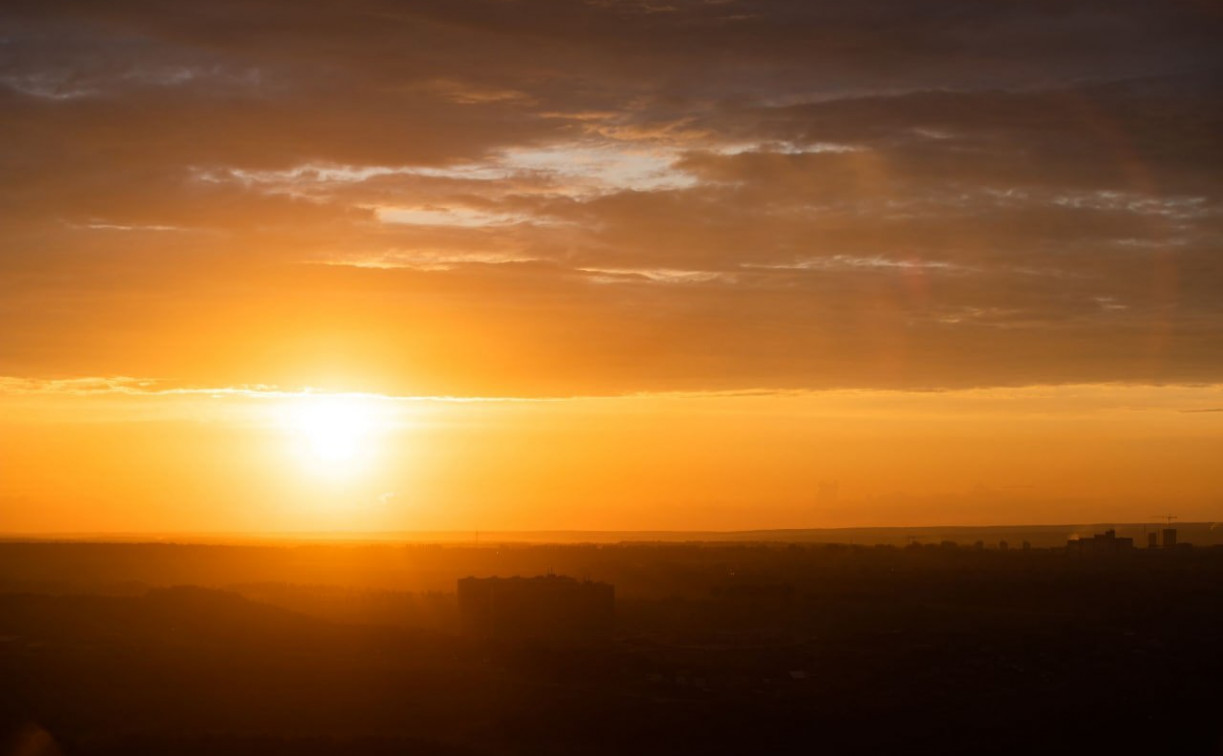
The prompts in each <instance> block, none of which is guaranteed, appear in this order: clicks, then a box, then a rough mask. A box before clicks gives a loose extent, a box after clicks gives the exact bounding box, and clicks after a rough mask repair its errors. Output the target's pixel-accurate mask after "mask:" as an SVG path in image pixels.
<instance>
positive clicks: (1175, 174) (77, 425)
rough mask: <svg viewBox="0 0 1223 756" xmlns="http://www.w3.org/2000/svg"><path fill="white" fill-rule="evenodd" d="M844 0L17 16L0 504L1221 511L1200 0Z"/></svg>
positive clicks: (1, 199) (0, 120)
mask: <svg viewBox="0 0 1223 756" xmlns="http://www.w3.org/2000/svg"><path fill="white" fill-rule="evenodd" d="M871 5H872V7H871V8H869V9H855V8H854V7H848V6H847V5H846V4H844V3H831V2H827V3H825V2H812V1H811V0H777V2H772V3H765V4H758V3H748V2H745V1H742V0H720V1H719V2H711V1H710V2H707V1H698V0H677V1H676V2H668V3H650V2H639V1H636V0H622V1H621V0H614V1H609V2H588V3H578V2H569V1H568V0H564V1H562V0H515V1H514V2H504V0H472V1H471V2H464V3H452V2H441V1H437V2H435V1H433V0H412V1H410V2H394V3H387V2H381V0H361V2H357V3H325V2H299V3H283V4H278V3H275V2H272V3H260V4H251V3H246V2H238V0H221V1H220V2H215V3H208V4H170V5H167V6H166V7H164V8H159V9H157V10H150V9H149V7H148V6H147V5H146V4H143V3H138V2H134V0H133V1H131V2H129V0H116V1H115V2H107V3H73V2H67V3H25V2H17V3H11V4H7V5H6V7H5V9H3V10H2V11H0V23H3V25H4V28H5V29H6V33H5V40H4V55H3V57H0V137H2V139H0V171H2V172H3V176H4V179H5V180H4V181H3V182H2V183H0V219H2V220H0V455H2V456H0V532H10V533H11V532H140V531H158V532H167V531H193V532H198V531H211V532H234V531H243V532H267V531H290V530H355V531H371V530H386V529H390V530H396V531H401V530H419V529H424V530H464V529H475V528H483V529H488V530H493V529H578V528H590V529H646V528H650V529H654V528H673V529H683V530H700V529H726V528H768V527H821V526H851V525H899V524H926V523H965V524H969V523H1018V522H1069V521H1084V520H1098V521H1125V520H1130V521H1132V520H1142V519H1146V518H1148V517H1149V516H1150V515H1152V514H1155V513H1157V512H1164V511H1170V512H1172V513H1176V514H1179V515H1180V516H1181V517H1182V518H1185V519H1205V520H1213V519H1215V518H1219V517H1220V516H1221V511H1223V481H1221V479H1220V478H1221V477H1223V474H1221V473H1220V472H1219V469H1218V468H1220V467H1221V466H1220V465H1218V464H1217V463H1215V461H1214V457H1217V456H1219V451H1220V450H1221V449H1223V412H1220V409H1223V393H1221V388H1220V387H1221V386H1223V298H1220V296H1219V292H1221V291H1223V272H1221V271H1223V268H1220V266H1219V263H1218V255H1219V252H1220V240H1221V239H1223V223H1221V221H1223V193H1221V192H1220V181H1219V177H1220V176H1221V175H1223V137H1221V136H1220V135H1221V134H1223V119H1221V117H1220V110H1219V106H1218V103H1219V98H1218V88H1217V86H1218V85H1217V82H1218V76H1217V74H1218V71H1219V70H1220V66H1223V59H1221V58H1220V54H1219V51H1218V44H1217V43H1218V39H1219V38H1220V36H1221V35H1220V32H1221V31H1223V28H1221V27H1220V25H1221V24H1223V16H1220V14H1218V13H1217V12H1216V11H1214V10H1212V9H1211V8H1210V7H1209V6H1208V5H1206V4H1200V3H1192V2H1171V3H1162V4H1147V3H1116V2H1110V3H1095V2H1084V3H1082V4H1081V7H1080V6H1076V8H1077V10H1076V11H1075V12H1073V13H1071V12H1060V11H1059V10H1058V9H1056V8H1054V7H1052V6H1048V7H1046V6H1042V5H1040V4H1035V5H1031V4H1011V3H979V2H967V0H935V1H934V2H932V3H929V4H928V5H927V7H925V8H924V9H923V11H922V12H921V13H915V12H914V10H913V9H912V6H911V5H909V4H906V3H902V2H884V3H878V4H871ZM328 397H331V398H330V399H329V398H328ZM337 397H338V398H337ZM834 491H835V494H834ZM821 492H822V493H821Z"/></svg>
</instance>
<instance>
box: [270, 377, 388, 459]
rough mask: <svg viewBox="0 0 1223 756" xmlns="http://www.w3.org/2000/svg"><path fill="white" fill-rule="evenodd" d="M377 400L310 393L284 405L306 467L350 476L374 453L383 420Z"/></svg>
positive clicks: (289, 425)
mask: <svg viewBox="0 0 1223 756" xmlns="http://www.w3.org/2000/svg"><path fill="white" fill-rule="evenodd" d="M377 410H378V407H377V406H376V401H375V400H374V399H372V398H370V397H366V396H359V395H353V394H331V395H311V396H304V397H300V398H296V399H294V400H292V401H291V402H290V403H288V404H286V405H285V407H284V413H285V415H284V421H285V425H286V426H287V427H288V429H289V430H290V431H291V433H292V434H293V436H294V439H295V441H296V443H297V449H298V452H299V454H300V456H301V457H302V460H303V462H304V463H305V464H306V466H307V467H308V468H309V469H311V470H312V471H314V472H317V473H320V474H322V475H326V476H350V475H354V474H356V473H357V472H359V471H361V470H362V469H364V468H365V467H366V466H367V465H368V464H369V462H370V460H371V458H372V457H373V456H374V455H375V453H376V452H377V449H378V444H379V439H378V435H379V431H380V430H381V429H382V428H383V426H384V424H385V423H384V420H383V418H382V416H381V414H380V413H379V412H378V411H377Z"/></svg>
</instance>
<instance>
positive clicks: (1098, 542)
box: [1066, 530, 1134, 554]
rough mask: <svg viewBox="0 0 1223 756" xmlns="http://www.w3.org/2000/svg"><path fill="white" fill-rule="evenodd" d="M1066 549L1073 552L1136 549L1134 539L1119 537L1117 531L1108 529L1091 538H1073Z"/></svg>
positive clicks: (1126, 550)
mask: <svg viewBox="0 0 1223 756" xmlns="http://www.w3.org/2000/svg"><path fill="white" fill-rule="evenodd" d="M1066 549H1067V550H1068V551H1070V553H1072V554H1120V553H1122V552H1128V551H1132V550H1133V549H1134V539H1133V538H1118V537H1117V531H1115V530H1106V531H1104V532H1103V533H1097V534H1095V535H1094V536H1092V537H1091V538H1071V539H1070V540H1069V541H1067V542H1066Z"/></svg>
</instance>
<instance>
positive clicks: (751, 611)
mask: <svg viewBox="0 0 1223 756" xmlns="http://www.w3.org/2000/svg"><path fill="white" fill-rule="evenodd" d="M993 546H994V544H991V548H985V549H981V550H978V549H977V548H974V547H973V546H971V545H969V546H967V547H954V546H951V545H942V546H939V545H928V546H913V547H909V548H894V547H863V546H848V545H842V546H825V545H817V544H798V543H795V544H785V543H766V544H750V543H729V544H728V543H720V544H625V545H584V546H582V545H535V546H525V545H517V546H491V545H484V546H480V547H476V546H472V545H468V546H436V545H435V546H422V545H416V546H402V545H400V546H392V545H320V544H313V545H296V546H290V545H277V546H272V545H263V546H253V545H246V546H236V545H234V546H203V545H167V544H148V545H137V544H118V545H115V544H111V545H108V544H98V543H91V544H79V543H65V544H47V543H38V544H32V543H6V544H0V591H3V593H0V679H3V680H5V681H6V682H5V685H4V686H3V693H0V705H2V706H3V710H2V711H3V716H4V721H5V723H6V732H8V733H9V738H10V744H9V750H12V751H13V752H21V753H25V752H26V751H19V750H14V748H15V744H16V743H17V742H18V741H21V742H23V743H25V744H26V745H30V744H32V743H37V742H43V743H46V744H52V745H49V746H48V747H51V748H58V749H59V752H63V753H68V754H133V753H192V754H193V753H200V754H203V753H209V754H212V753H235V754H247V753H250V754H269V753H273V754H274V753H286V754H289V753H293V754H324V753H326V754H333V753H335V754H338V753H345V754H348V753H374V754H378V753H416V754H460V753H462V754H510V753H513V754H518V753H521V754H539V753H599V754H603V753H676V752H697V753H779V752H794V753H799V752H801V753H811V752H813V751H815V752H819V751H829V752H834V753H881V752H890V753H999V752H1003V753H1008V752H1009V753H1031V752H1034V751H1035V752H1049V753H1058V752H1063V751H1071V750H1076V751H1078V752H1091V753H1095V752H1104V751H1105V750H1106V749H1113V750H1114V751H1119V752H1124V753H1140V752H1141V753H1203V754H1206V753H1218V752H1220V749H1221V748H1223V724H1221V723H1220V719H1219V717H1218V712H1219V711H1220V705H1221V704H1223V694H1221V693H1220V690H1223V688H1221V687H1220V684H1219V680H1220V679H1223V676H1221V673H1223V651H1221V650H1220V645H1219V641H1218V639H1219V638H1220V637H1223V600H1220V597H1223V548H1219V547H1212V548H1191V549H1184V550H1178V551H1168V552H1166V551H1163V550H1156V551H1147V550H1145V549H1142V550H1138V551H1136V552H1134V553H1131V554H1128V555H1122V556H1119V557H1116V558H1106V557H1101V558H1089V557H1088V558H1080V557H1075V556H1072V555H1070V554H1067V553H1066V551H1065V550H1064V549H1042V548H1033V549H1031V550H1030V551H1023V550H1021V549H1018V548H1015V546H1017V544H1011V546H1012V548H1011V549H1010V550H1007V551H1000V550H998V549H997V548H993ZM549 570H553V571H555V572H557V573H563V574H570V575H574V576H577V577H589V578H591V579H594V580H601V581H605V582H610V583H613V584H615V585H616V588H617V607H616V611H617V618H616V628H615V633H614V638H613V639H612V640H610V641H604V642H597V641H593V640H592V641H591V642H590V643H576V644H575V643H558V642H549V641H525V642H523V641H515V642H510V641H498V640H495V639H476V638H471V637H467V636H465V635H463V634H462V633H461V632H459V624H458V622H457V608H456V603H455V597H454V579H455V578H456V577H457V576H463V575H498V574H499V575H503V576H504V575H515V574H517V575H535V574H543V573H546V572H548V571H549ZM172 586H180V587H172ZM187 586H193V587H187ZM35 752H37V751H35ZM48 752H56V751H48ZM0 753H7V751H3V750H0Z"/></svg>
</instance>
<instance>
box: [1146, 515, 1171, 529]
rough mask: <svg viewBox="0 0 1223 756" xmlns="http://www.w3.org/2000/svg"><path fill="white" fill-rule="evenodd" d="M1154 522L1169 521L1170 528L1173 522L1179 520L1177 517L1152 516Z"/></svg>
mask: <svg viewBox="0 0 1223 756" xmlns="http://www.w3.org/2000/svg"><path fill="white" fill-rule="evenodd" d="M1151 519H1153V520H1167V521H1168V527H1172V521H1173V520H1175V519H1177V517H1176V515H1151Z"/></svg>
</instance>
